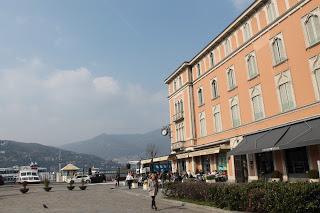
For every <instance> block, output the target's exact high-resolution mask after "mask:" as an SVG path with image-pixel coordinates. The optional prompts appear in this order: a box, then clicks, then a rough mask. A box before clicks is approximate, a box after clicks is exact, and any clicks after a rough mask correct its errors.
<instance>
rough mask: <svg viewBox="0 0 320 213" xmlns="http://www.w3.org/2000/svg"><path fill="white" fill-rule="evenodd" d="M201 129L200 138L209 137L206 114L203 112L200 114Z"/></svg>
mask: <svg viewBox="0 0 320 213" xmlns="http://www.w3.org/2000/svg"><path fill="white" fill-rule="evenodd" d="M202 120H203V122H204V123H203V126H202V125H201V121H202ZM199 124H200V125H199V127H200V128H199V129H200V137H205V136H206V135H207V125H206V114H205V112H201V113H200V114H199Z"/></svg>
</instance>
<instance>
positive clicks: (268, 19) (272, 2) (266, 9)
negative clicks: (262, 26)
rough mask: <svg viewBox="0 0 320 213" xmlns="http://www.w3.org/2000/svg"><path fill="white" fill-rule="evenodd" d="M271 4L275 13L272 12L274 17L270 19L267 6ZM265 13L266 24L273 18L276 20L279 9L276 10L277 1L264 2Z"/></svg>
mask: <svg viewBox="0 0 320 213" xmlns="http://www.w3.org/2000/svg"><path fill="white" fill-rule="evenodd" d="M271 4H273V6H274V10H275V14H274V15H275V17H274V18H273V19H272V20H271V19H270V16H269V12H268V7H269V6H270V5H271ZM265 13H266V14H267V15H266V16H267V22H268V24H271V23H272V22H273V21H274V20H276V19H277V18H278V17H279V10H278V4H277V1H275V0H270V1H269V2H268V3H267V4H266V6H265Z"/></svg>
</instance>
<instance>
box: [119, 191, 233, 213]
mask: <svg viewBox="0 0 320 213" xmlns="http://www.w3.org/2000/svg"><path fill="white" fill-rule="evenodd" d="M119 189H120V190H121V191H123V192H124V193H127V194H129V195H133V196H141V197H145V198H149V194H148V192H147V191H144V190H142V189H141V188H139V189H131V190H129V189H128V187H120V188H119ZM161 190H162V189H160V191H159V193H158V195H157V199H158V200H161V201H164V202H167V203H171V204H174V205H179V206H185V207H188V208H193V209H197V210H199V209H202V210H204V211H207V212H217V213H231V212H237V211H228V210H223V209H218V208H215V207H210V206H204V205H198V204H194V203H188V202H182V201H178V200H171V199H168V198H166V197H165V196H164V195H163V194H162V192H161Z"/></svg>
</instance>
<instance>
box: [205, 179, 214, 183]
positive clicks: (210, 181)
mask: <svg viewBox="0 0 320 213" xmlns="http://www.w3.org/2000/svg"><path fill="white" fill-rule="evenodd" d="M215 182H216V180H214V179H213V180H206V183H215Z"/></svg>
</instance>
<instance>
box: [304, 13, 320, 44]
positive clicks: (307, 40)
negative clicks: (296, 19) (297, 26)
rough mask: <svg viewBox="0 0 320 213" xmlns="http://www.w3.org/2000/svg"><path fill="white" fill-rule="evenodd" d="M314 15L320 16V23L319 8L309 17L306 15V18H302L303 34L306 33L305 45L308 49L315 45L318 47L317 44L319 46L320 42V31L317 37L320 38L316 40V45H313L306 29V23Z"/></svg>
mask: <svg viewBox="0 0 320 213" xmlns="http://www.w3.org/2000/svg"><path fill="white" fill-rule="evenodd" d="M313 15H316V16H318V18H319V21H320V8H319V7H317V8H316V9H314V10H312V11H311V12H309V13H308V14H307V15H305V16H303V17H302V18H301V25H302V29H303V33H304V40H305V44H306V47H307V48H309V47H311V46H313V45H316V44H318V43H319V42H320V31H319V32H316V33H317V35H318V38H317V39H318V40H316V41H315V42H314V43H311V41H310V40H309V34H308V30H307V28H306V22H307V20H308V19H309V18H310V17H311V16H313Z"/></svg>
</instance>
